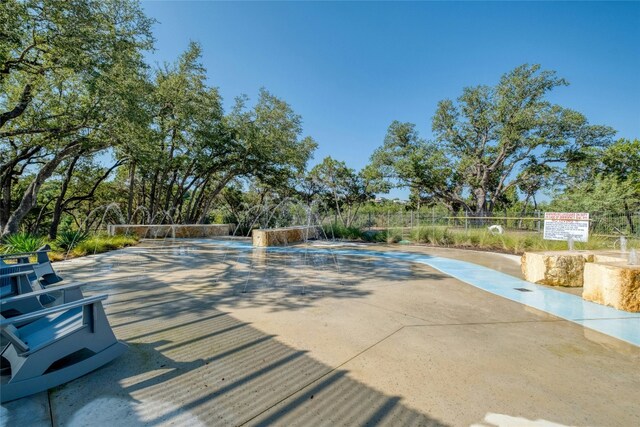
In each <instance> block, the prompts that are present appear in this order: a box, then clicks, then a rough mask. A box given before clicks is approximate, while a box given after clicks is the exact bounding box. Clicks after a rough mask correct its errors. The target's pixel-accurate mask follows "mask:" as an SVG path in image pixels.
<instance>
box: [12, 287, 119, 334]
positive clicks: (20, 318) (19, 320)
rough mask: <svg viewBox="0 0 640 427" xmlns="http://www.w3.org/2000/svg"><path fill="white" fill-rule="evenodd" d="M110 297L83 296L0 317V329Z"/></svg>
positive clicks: (105, 295)
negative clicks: (40, 308)
mask: <svg viewBox="0 0 640 427" xmlns="http://www.w3.org/2000/svg"><path fill="white" fill-rule="evenodd" d="M107 297H108V295H107V294H103V295H96V296H93V297H89V298H83V299H81V300H77V301H73V302H69V303H66V304H61V305H57V306H55V307H51V308H45V309H44V310H38V311H34V312H32V313H27V314H23V315H20V316H16V317H11V318H9V319H0V329H2V328H6V327H7V326H9V325H15V324H20V323H26V322H31V321H33V320H37V319H39V318H41V317H45V316H48V315H50V314H54V313H58V312H61V311H67V310H70V309H72V308H76V307H84V306H85V305H91V304H95V303H96V302H99V301H103V300H106V299H107Z"/></svg>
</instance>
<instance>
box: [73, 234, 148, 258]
mask: <svg viewBox="0 0 640 427" xmlns="http://www.w3.org/2000/svg"><path fill="white" fill-rule="evenodd" d="M136 243H138V239H137V238H136V237H133V236H128V235H117V236H106V235H101V234H97V235H94V236H89V237H87V238H86V239H85V240H83V241H82V242H80V243H79V244H78V245H76V247H75V248H74V249H73V250H72V251H71V253H72V254H73V255H74V256H83V255H88V254H94V253H96V254H97V253H101V252H107V251H111V250H114V249H122V248H124V247H127V246H131V245H135V244H136Z"/></svg>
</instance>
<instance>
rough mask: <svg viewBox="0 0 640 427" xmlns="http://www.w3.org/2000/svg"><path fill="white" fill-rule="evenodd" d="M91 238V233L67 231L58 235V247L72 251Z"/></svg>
mask: <svg viewBox="0 0 640 427" xmlns="http://www.w3.org/2000/svg"><path fill="white" fill-rule="evenodd" d="M88 237H89V233H87V232H85V231H80V230H66V231H62V232H60V233H59V234H58V237H57V238H56V245H57V246H58V247H59V248H60V249H64V250H65V251H70V250H72V249H73V248H75V247H76V246H78V244H79V243H81V242H84V241H85V240H87V238H88Z"/></svg>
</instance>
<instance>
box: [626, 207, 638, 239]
mask: <svg viewBox="0 0 640 427" xmlns="http://www.w3.org/2000/svg"><path fill="white" fill-rule="evenodd" d="M624 216H625V217H626V218H627V224H629V231H630V232H631V234H636V227H635V226H634V225H633V217H632V216H631V209H629V204H628V203H627V201H626V200H625V201H624Z"/></svg>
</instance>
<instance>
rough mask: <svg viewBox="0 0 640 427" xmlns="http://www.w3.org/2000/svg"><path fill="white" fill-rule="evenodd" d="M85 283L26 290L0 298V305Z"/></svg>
mask: <svg viewBox="0 0 640 427" xmlns="http://www.w3.org/2000/svg"><path fill="white" fill-rule="evenodd" d="M84 285H87V283H69V284H68V285H62V286H50V287H48V288H46V289H42V290H39V291H33V292H27V293H26V294H20V295H15V296H12V297H9V298H3V299H2V300H0V305H2V304H5V303H10V302H15V301H19V300H21V299H26V298H33V297H37V296H40V295H45V294H50V293H52V292H56V291H63V292H64V291H66V290H70V289H76V288H79V287H80V286H84Z"/></svg>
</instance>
